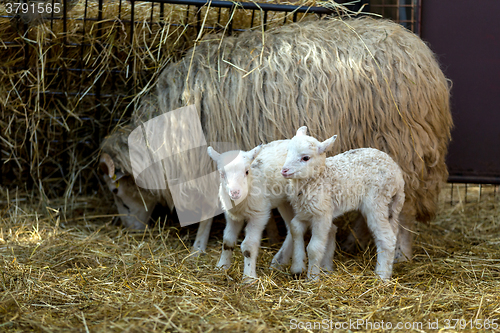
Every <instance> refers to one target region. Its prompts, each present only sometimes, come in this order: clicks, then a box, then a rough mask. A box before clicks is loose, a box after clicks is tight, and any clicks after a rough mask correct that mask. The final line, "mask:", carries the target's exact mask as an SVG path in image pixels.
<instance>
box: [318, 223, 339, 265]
mask: <svg viewBox="0 0 500 333" xmlns="http://www.w3.org/2000/svg"><path fill="white" fill-rule="evenodd" d="M336 234H337V226H336V225H335V224H333V223H332V226H331V228H330V232H329V234H328V240H327V242H326V249H325V254H324V256H323V260H321V268H323V269H324V270H326V271H329V272H331V271H333V256H334V254H335V245H336V242H335V235H336Z"/></svg>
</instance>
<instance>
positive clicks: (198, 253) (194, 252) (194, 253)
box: [191, 247, 206, 258]
mask: <svg viewBox="0 0 500 333" xmlns="http://www.w3.org/2000/svg"><path fill="white" fill-rule="evenodd" d="M191 253H192V254H191V257H193V258H198V257H200V256H201V255H202V254H206V252H205V251H203V250H201V249H195V248H194V247H193V248H192V249H191Z"/></svg>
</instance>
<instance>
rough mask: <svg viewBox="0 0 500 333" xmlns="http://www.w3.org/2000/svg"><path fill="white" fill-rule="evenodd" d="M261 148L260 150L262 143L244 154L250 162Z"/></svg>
mask: <svg viewBox="0 0 500 333" xmlns="http://www.w3.org/2000/svg"><path fill="white" fill-rule="evenodd" d="M261 150H262V145H258V146H257V147H255V148H254V149H252V150H250V151H249V152H247V153H246V156H247V158H248V159H249V160H250V163H252V161H253V160H254V159H255V158H256V157H257V155H259V153H260V151H261Z"/></svg>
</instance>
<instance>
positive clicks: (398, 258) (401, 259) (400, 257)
mask: <svg viewBox="0 0 500 333" xmlns="http://www.w3.org/2000/svg"><path fill="white" fill-rule="evenodd" d="M408 261H411V258H410V257H408V256H406V255H405V254H404V253H403V251H401V250H399V249H397V250H396V254H395V255H394V263H395V264H397V263H401V262H408Z"/></svg>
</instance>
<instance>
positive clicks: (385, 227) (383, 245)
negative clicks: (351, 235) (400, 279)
mask: <svg viewBox="0 0 500 333" xmlns="http://www.w3.org/2000/svg"><path fill="white" fill-rule="evenodd" d="M366 221H367V225H368V228H369V229H370V230H371V232H372V234H373V239H374V240H375V246H376V247H377V264H376V265H375V273H376V274H377V275H378V276H380V278H381V279H382V280H389V279H390V278H391V275H392V265H393V262H394V254H395V252H396V240H397V232H398V226H397V225H395V226H391V224H390V223H389V217H388V210H387V212H385V210H384V212H382V211H376V210H375V211H372V212H369V213H368V214H367V215H366Z"/></svg>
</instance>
